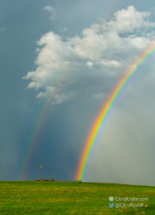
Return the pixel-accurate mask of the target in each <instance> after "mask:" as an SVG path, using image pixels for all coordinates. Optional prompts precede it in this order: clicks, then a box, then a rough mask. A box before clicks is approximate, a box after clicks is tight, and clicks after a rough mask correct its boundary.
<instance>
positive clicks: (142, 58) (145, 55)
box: [75, 42, 155, 180]
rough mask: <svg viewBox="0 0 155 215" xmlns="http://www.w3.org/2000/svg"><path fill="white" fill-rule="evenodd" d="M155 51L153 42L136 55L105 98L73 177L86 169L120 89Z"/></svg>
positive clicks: (77, 177)
mask: <svg viewBox="0 0 155 215" xmlns="http://www.w3.org/2000/svg"><path fill="white" fill-rule="evenodd" d="M154 51H155V42H153V43H151V45H149V47H148V48H147V49H146V50H145V51H144V52H143V53H142V54H141V55H140V56H139V57H138V59H137V60H136V61H135V62H134V63H133V64H132V65H131V66H130V67H129V69H128V70H127V71H126V72H125V74H124V75H123V77H122V78H121V79H120V80H119V82H118V83H117V84H116V86H115V88H114V89H113V91H112V92H111V94H110V96H109V97H108V98H107V100H106V102H105V103H104V105H103V107H102V108H101V110H100V112H99V114H98V115H97V117H96V119H95V121H94V123H93V126H92V128H91V130H90V132H89V134H88V137H87V140H86V142H85V144H84V148H83V151H82V154H81V157H80V162H79V164H78V168H77V171H76V175H75V179H76V180H82V179H83V177H84V174H85V171H86V167H87V164H88V160H89V157H90V154H91V152H92V148H93V146H94V144H95V141H96V138H97V136H98V134H99V131H100V130H101V127H102V125H103V123H104V122H105V119H106V117H107V115H108V113H109V111H110V109H111V107H112V106H113V104H114V102H115V100H116V99H117V98H118V96H119V94H120V93H121V91H122V90H123V89H124V87H125V86H126V84H127V83H128V81H129V80H130V79H131V77H132V76H133V75H134V74H135V73H136V72H137V71H138V69H139V68H140V66H141V65H142V64H143V63H144V62H145V61H146V60H147V59H148V57H149V56H150V55H151V54H152V53H153V52H154Z"/></svg>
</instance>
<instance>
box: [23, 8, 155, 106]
mask: <svg viewBox="0 0 155 215" xmlns="http://www.w3.org/2000/svg"><path fill="white" fill-rule="evenodd" d="M44 10H47V11H49V12H51V13H52V15H56V12H55V9H54V8H52V7H51V6H46V7H45V8H44ZM149 16H150V13H149V12H139V11H137V10H136V9H135V8H134V7H133V6H129V7H128V8H127V9H122V10H119V11H117V12H116V13H114V16H113V17H112V18H111V20H109V21H105V20H104V19H102V18H101V19H99V20H98V21H97V22H96V23H95V24H93V25H91V26H90V27H89V28H86V29H84V30H83V31H82V36H81V37H80V36H78V35H76V36H75V37H72V38H67V39H66V40H63V39H62V37H60V36H59V35H57V34H55V33H54V32H48V33H46V34H45V35H43V36H42V37H41V38H40V40H39V41H37V46H38V47H37V49H36V51H37V58H36V60H35V64H36V66H37V68H36V69H35V71H30V72H28V73H27V75H26V76H24V77H23V78H24V79H27V80H30V83H29V84H28V86H27V88H34V89H36V90H40V92H39V93H38V95H37V98H41V97H44V96H47V94H48V91H49V90H48V89H49V87H54V88H56V89H57V90H56V91H54V92H55V93H54V92H53V91H52V92H53V93H52V96H53V104H61V103H63V102H64V101H66V100H69V99H72V98H73V97H74V96H75V95H77V93H79V92H81V93H82V92H89V93H90V96H92V90H95V91H94V92H93V93H94V94H95V95H98V94H99V93H100V92H101V88H102V87H103V84H102V85H100V86H99V82H102V83H103V82H104V83H105V84H104V86H105V88H106V85H107V83H108V84H109V86H111V87H112V83H113V82H114V79H115V78H117V77H118V75H121V74H122V73H123V72H124V70H126V69H127V68H128V66H129V65H130V64H131V63H132V62H133V61H134V60H135V59H136V58H137V56H138V55H139V54H140V53H141V52H142V51H143V50H144V49H145V48H146V47H147V46H148V45H149V44H150V43H151V42H152V40H153V34H154V27H155V23H153V22H150V21H149ZM90 70H91V71H90ZM93 75H95V78H94V76H93ZM105 78H106V79H107V78H109V79H108V82H107V81H106V82H105ZM97 80H98V82H97ZM83 82H84V83H85V84H84V83H83ZM110 83H111V84H110ZM78 85H79V86H81V87H79V88H78V87H77V86H78ZM70 92H76V93H75V94H74V93H70Z"/></svg>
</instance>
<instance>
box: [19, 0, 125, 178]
mask: <svg viewBox="0 0 155 215" xmlns="http://www.w3.org/2000/svg"><path fill="white" fill-rule="evenodd" d="M121 1H122V0H111V1H109V2H108V5H106V6H107V7H105V8H104V11H103V9H101V11H100V13H101V14H100V15H103V14H104V16H106V15H107V14H108V13H109V12H111V11H112V10H113V9H114V8H115V7H116V5H118V3H119V2H121ZM100 15H97V17H95V20H97V19H98V17H99V16H100ZM71 59H72V56H70V60H71ZM64 71H65V73H66V71H67V68H66V67H65V66H64V64H63V63H62V65H61V68H60V74H59V75H58V76H57V77H56V78H55V80H54V81H53V80H52V82H51V84H50V86H53V87H55V90H54V91H53V90H51V91H49V93H48V95H47V96H46V98H45V100H43V101H42V103H41V105H40V107H39V108H38V111H37V113H36V116H35V117H34V121H33V124H32V126H31V128H30V130H29V133H28V134H27V138H26V140H25V143H24V147H25V148H24V150H23V152H24V153H23V155H21V157H22V159H21V162H20V167H19V173H18V175H17V180H25V179H26V177H27V172H28V168H29V165H30V162H31V157H32V154H33V152H34V149H35V147H36V145H37V140H38V138H39V134H40V132H41V129H42V127H43V123H44V122H45V119H46V117H47V114H48V113H49V110H50V108H51V105H50V104H49V101H50V100H51V99H52V98H53V97H54V95H55V94H56V92H57V91H58V89H59V84H60V83H61V82H62V80H63V76H64Z"/></svg>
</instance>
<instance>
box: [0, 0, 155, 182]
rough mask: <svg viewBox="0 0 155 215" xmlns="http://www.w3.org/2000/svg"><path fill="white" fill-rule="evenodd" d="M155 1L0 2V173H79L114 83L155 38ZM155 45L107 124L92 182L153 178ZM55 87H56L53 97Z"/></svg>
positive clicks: (89, 176)
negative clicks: (26, 160) (41, 112)
mask: <svg viewBox="0 0 155 215" xmlns="http://www.w3.org/2000/svg"><path fill="white" fill-rule="evenodd" d="M154 35H155V11H154V1H151V0H148V1H147V2H146V1H144V0H143V1H141V3H139V0H137V1H135V0H134V1H131V0H127V1H125V2H124V1H122V0H116V1H109V0H107V1H101V0H96V1H93V0H75V1H72V0H66V1H63V0H55V1H54V0H53V1H50V0H44V1H41V0H27V1H19V0H13V1H12V0H5V1H3V0H2V1H1V2H0V98H1V105H0V140H1V141H0V162H1V166H0V180H19V179H20V177H19V176H21V175H22V173H24V172H23V171H24V163H23V158H24V156H25V154H26V153H27V146H28V144H29V142H28V140H29V137H30V133H31V131H32V128H33V126H34V123H35V122H36V118H37V115H38V113H39V110H40V109H41V107H42V105H43V104H44V102H45V101H46V100H47V98H48V99H49V105H50V109H49V111H48V112H47V113H46V117H45V120H44V121H43V122H42V126H41V128H40V130H39V132H38V135H37V139H36V141H35V143H33V144H34V149H33V150H32V152H31V156H30V157H29V165H28V166H27V170H26V172H25V174H23V175H24V178H23V180H35V179H37V178H38V165H43V168H42V178H46V179H52V178H54V179H55V180H58V181H59V180H61V179H62V180H68V181H72V180H73V179H74V175H75V172H76V169H77V165H78V162H79V158H80V154H81V151H82V149H83V146H84V142H85V140H86V137H87V135H88V133H89V130H90V128H91V126H92V124H93V121H94V119H95V117H96V116H97V113H98V112H99V110H100V108H101V107H102V106H103V104H104V102H105V100H106V98H107V97H108V95H109V94H110V92H111V90H112V89H113V87H114V86H115V84H116V83H117V81H118V80H119V78H120V77H121V75H122V74H123V73H124V72H125V71H126V69H127V68H128V67H129V66H130V65H131V64H132V63H133V62H134V61H135V59H136V58H137V57H138V56H139V54H140V53H142V52H143V51H144V50H145V48H146V47H147V46H148V45H149V44H150V43H151V42H152V41H153V40H154ZM154 60H155V56H154V54H153V55H152V56H151V57H150V58H149V59H148V60H147V62H146V63H145V64H144V65H142V67H141V68H140V70H139V72H138V73H137V74H136V75H135V77H134V78H133V79H132V80H131V82H130V83H129V84H128V85H127V87H126V89H125V90H124V91H123V92H122V93H121V95H120V98H119V99H118V100H117V102H116V104H115V106H114V107H113V108H112V111H111V114H110V115H109V117H108V119H107V121H106V124H105V125H104V126H103V128H102V129H101V132H100V135H99V137H98V140H97V141H96V143H95V147H94V151H93V153H92V155H91V158H90V161H89V164H88V167H87V172H86V174H85V177H84V180H85V181H96V182H98V181H100V182H113V183H115V182H116V183H129V184H144V185H155V183H154V180H153V179H154V177H155V173H154V171H153V168H154V162H155V157H154V153H153V152H154V149H155V144H154V139H155V134H154V125H155V115H154V108H155V102H154V90H155V86H154V81H155V73H154ZM49 93H50V96H48V95H49Z"/></svg>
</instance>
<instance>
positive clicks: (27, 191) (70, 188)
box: [0, 181, 155, 215]
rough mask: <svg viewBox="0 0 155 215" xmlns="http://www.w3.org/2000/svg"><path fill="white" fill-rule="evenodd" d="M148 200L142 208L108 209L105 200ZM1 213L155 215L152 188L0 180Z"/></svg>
mask: <svg viewBox="0 0 155 215" xmlns="http://www.w3.org/2000/svg"><path fill="white" fill-rule="evenodd" d="M109 196H114V197H137V198H148V201H137V202H135V201H134V202H133V201H128V202H125V201H116V200H114V203H124V204H129V203H131V202H132V203H134V204H135V203H136V204H137V203H140V204H142V203H144V206H143V207H139V208H137V207H135V208H131V207H122V208H115V206H114V207H113V208H109V206H108V203H110V202H109V201H108V197H109ZM0 214H6V215H12V214H56V215H59V214H60V215H61V214H155V187H151V186H134V185H121V184H106V183H105V184H104V183H74V182H52V181H46V182H45V181H27V182H25V181H16V182H15V181H1V182H0Z"/></svg>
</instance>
